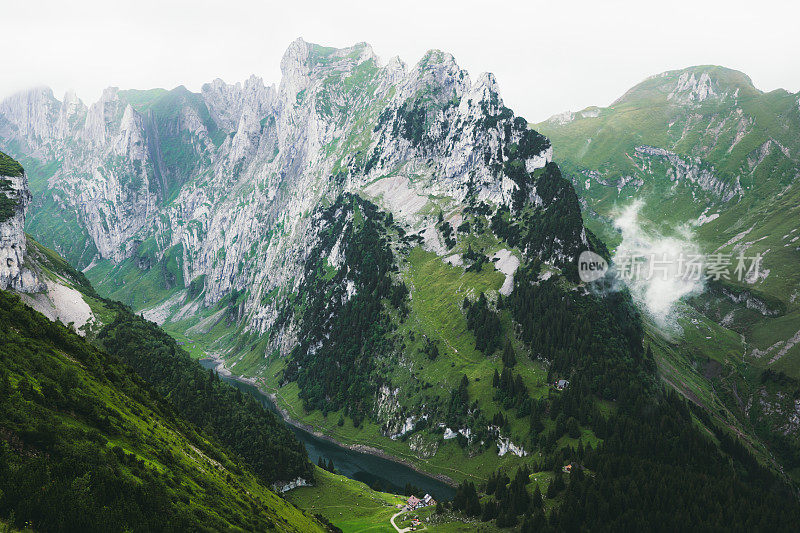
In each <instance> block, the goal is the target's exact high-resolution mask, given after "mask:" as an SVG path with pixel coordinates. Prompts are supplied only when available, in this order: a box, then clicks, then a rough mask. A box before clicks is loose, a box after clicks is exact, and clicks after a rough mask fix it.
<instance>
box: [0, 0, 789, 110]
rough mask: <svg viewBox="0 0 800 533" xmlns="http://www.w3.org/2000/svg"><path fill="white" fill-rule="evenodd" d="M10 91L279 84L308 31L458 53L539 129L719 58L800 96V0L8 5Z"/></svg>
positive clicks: (332, 38) (5, 90) (169, 0)
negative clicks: (557, 117) (218, 81)
mask: <svg viewBox="0 0 800 533" xmlns="http://www.w3.org/2000/svg"><path fill="white" fill-rule="evenodd" d="M2 4H3V5H2V8H0V13H2V45H3V46H2V65H3V68H2V72H3V74H2V77H0V97H5V96H7V95H8V94H11V93H13V92H15V91H18V90H20V89H23V88H26V87H30V86H33V85H49V86H50V87H52V88H53V90H54V91H55V93H56V96H58V97H59V98H60V97H61V95H62V94H63V92H64V91H65V90H66V89H69V88H72V89H75V90H76V92H77V93H78V96H80V97H81V98H82V99H83V100H84V101H94V100H95V99H97V97H98V96H99V95H100V93H101V91H102V89H103V88H104V87H107V86H110V85H116V86H119V87H122V88H141V89H144V88H151V87H165V88H172V87H175V86H177V85H186V86H187V87H188V88H189V89H192V90H199V88H200V86H201V85H202V84H203V83H205V82H207V81H210V80H212V79H214V78H217V77H220V78H222V79H224V80H225V81H228V82H236V81H241V80H244V79H245V78H247V77H248V76H249V75H250V74H256V75H258V76H261V77H263V78H264V81H265V82H266V83H278V82H279V80H280V69H279V62H280V58H281V56H282V55H283V52H284V50H285V49H286V47H287V46H288V44H289V43H290V42H291V41H292V40H294V39H295V38H297V37H303V38H304V39H305V40H306V41H310V42H316V43H320V44H325V45H330V46H337V47H342V46H348V45H350V44H353V43H355V42H359V41H366V42H368V43H370V44H371V45H372V46H373V48H374V50H375V52H376V53H377V54H378V55H379V56H381V57H382V58H383V59H388V58H389V57H391V56H394V55H399V56H400V57H401V59H403V61H405V62H406V63H407V64H409V65H413V64H414V63H416V61H417V60H419V58H420V57H421V56H422V55H423V54H424V53H425V51H426V50H428V49H431V48H439V49H441V50H445V51H448V52H451V53H452V54H453V55H454V56H455V58H456V60H457V61H458V63H459V64H460V65H461V66H462V67H463V68H466V69H467V70H468V71H469V72H470V74H471V75H472V76H473V79H475V78H476V77H477V75H478V74H479V73H480V72H483V71H490V72H493V73H494V74H495V75H496V76H497V80H498V82H499V84H500V90H501V95H502V96H503V98H504V100H505V103H506V105H508V106H509V107H511V108H512V109H514V111H516V112H517V113H518V114H521V115H523V116H525V117H526V118H528V119H529V120H530V121H533V122H536V121H540V120H543V119H545V118H547V117H548V116H550V115H552V114H554V113H557V112H560V111H564V110H567V109H571V110H578V109H582V108H584V107H586V106H589V105H608V104H609V103H610V102H611V101H612V100H614V99H615V98H616V97H618V96H619V95H621V94H622V93H623V92H624V91H625V90H626V89H628V88H629V87H630V86H632V85H634V84H635V83H637V82H639V81H641V80H642V79H643V78H645V77H646V76H649V75H651V74H655V73H658V72H661V71H664V70H669V69H675V68H681V67H685V66H689V65H697V64H707V63H714V64H720V65H724V66H728V67H731V68H736V69H739V70H742V71H744V72H745V73H747V74H748V75H750V77H751V78H752V79H753V81H754V82H755V84H756V86H757V87H759V88H760V89H762V90H772V89H776V88H779V87H783V88H786V89H788V90H791V91H793V92H794V91H798V90H800V31H798V21H799V20H800V4H798V3H797V2H796V1H789V0H785V1H782V0H758V1H752V0H750V1H747V2H743V1H742V2H740V1H738V0H727V1H716V0H714V1H705V0H692V1H684V0H677V1H658V2H656V1H653V0H649V1H648V0H638V1H627V0H625V1H623V0H593V1H584V0H581V1H578V0H549V1H547V2H541V1H538V0H537V1H517V2H500V1H494V2H491V1H482V2H475V1H471V0H460V1H449V0H448V1H441V2H437V1H436V0H426V1H416V0H411V1H402V0H401V1H394V2H385V3H384V2H380V1H379V0H372V1H349V0H329V1H313V0H285V1H282V2H266V1H258V0H250V1H244V0H225V1H210V0H190V1H189V0H136V1H128V0H124V1H118V0H98V1H95V0H71V1H64V0H52V1H51V0H21V1H14V0H2Z"/></svg>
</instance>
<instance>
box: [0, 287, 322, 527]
mask: <svg viewBox="0 0 800 533" xmlns="http://www.w3.org/2000/svg"><path fill="white" fill-rule="evenodd" d="M0 315H2V319H0V331H1V334H0V397H1V398H2V402H0V428H2V429H1V430H0V471H1V472H2V474H1V475H0V516H3V517H4V518H5V519H6V520H10V521H11V522H13V523H14V524H15V525H16V526H23V525H25V524H28V525H29V526H30V527H32V528H34V529H36V530H39V531H55V530H62V531H93V530H97V531H102V530H149V531H158V530H192V531H221V530H242V531H252V530H267V529H275V530H280V531H313V530H320V529H321V528H320V526H319V524H317V523H316V522H315V521H314V520H313V519H311V518H309V517H308V516H306V515H304V514H303V513H302V512H300V511H298V510H297V509H296V508H294V507H293V506H291V505H289V504H287V503H286V502H284V501H283V500H281V499H280V498H278V497H277V496H275V494H273V493H272V492H271V491H270V490H269V489H267V488H265V486H264V485H263V484H262V482H260V481H259V479H258V478H257V477H256V476H254V475H253V474H251V473H250V472H249V470H248V469H247V468H246V467H244V466H243V465H242V464H241V463H240V461H239V459H237V458H235V457H234V456H232V455H230V454H229V453H228V452H226V451H225V448H224V447H223V446H221V445H220V443H219V442H218V441H216V440H213V439H211V438H209V437H208V436H207V434H205V433H204V432H203V431H200V430H198V429H197V428H195V427H194V426H192V425H191V424H189V423H187V422H186V421H184V420H183V419H182V418H180V417H179V416H177V415H176V414H175V412H174V411H173V409H172V408H171V407H170V406H169V405H168V404H167V403H165V402H164V401H163V400H162V399H160V397H159V395H158V394H157V393H156V392H155V391H154V390H153V389H152V388H151V387H149V386H148V385H147V384H145V383H144V382H143V381H142V380H141V379H140V378H139V377H138V376H137V375H136V374H134V373H133V372H132V371H131V370H130V369H128V368H127V367H126V366H125V365H123V364H121V363H120V362H119V361H118V360H116V359H114V358H112V357H110V356H108V355H107V354H105V353H104V352H102V351H99V350H97V349H96V348H94V347H93V346H91V345H89V344H87V343H86V342H85V341H84V340H83V339H82V338H80V337H78V336H77V335H75V334H74V333H72V332H71V331H69V330H67V329H66V328H65V327H63V326H61V325H60V324H55V323H51V322H49V321H48V320H47V319H46V318H44V317H43V316H42V315H39V314H38V313H36V312H35V311H33V310H31V309H29V308H27V307H26V306H24V305H23V304H22V303H20V301H19V299H18V297H16V296H14V295H12V294H10V293H7V292H0ZM64 502H69V505H68V506H65V505H63V503H64Z"/></svg>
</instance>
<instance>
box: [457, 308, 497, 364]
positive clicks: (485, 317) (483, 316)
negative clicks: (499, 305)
mask: <svg viewBox="0 0 800 533" xmlns="http://www.w3.org/2000/svg"><path fill="white" fill-rule="evenodd" d="M463 307H464V309H465V310H466V312H467V328H469V330H470V331H472V332H473V333H474V334H475V347H476V348H477V349H478V350H480V351H482V352H483V353H485V354H486V355H492V354H493V353H494V352H495V351H496V350H497V348H498V347H499V346H500V339H501V338H502V336H503V328H502V326H501V325H500V317H499V316H498V314H497V311H495V310H493V309H490V308H489V302H488V300H487V299H486V295H485V294H484V293H481V294H480V296H478V299H477V300H475V301H474V302H470V301H469V300H468V299H467V298H464V304H463Z"/></svg>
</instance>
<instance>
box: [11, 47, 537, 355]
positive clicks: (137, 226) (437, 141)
mask: <svg viewBox="0 0 800 533" xmlns="http://www.w3.org/2000/svg"><path fill="white" fill-rule="evenodd" d="M281 70H282V79H281V82H280V84H279V86H278V87H277V88H275V87H274V86H265V85H264V83H263V81H262V80H261V79H259V78H256V77H251V78H250V79H248V80H247V81H246V82H244V83H237V84H235V85H230V84H226V83H224V82H223V81H221V80H214V81H213V82H211V83H209V84H206V85H204V86H203V88H202V91H201V93H200V94H195V93H191V92H189V91H188V90H186V89H184V88H182V87H179V88H177V89H174V90H172V91H119V90H117V89H115V88H110V89H107V90H106V91H105V92H104V93H103V96H102V98H101V99H100V100H99V101H98V102H96V103H94V104H92V105H91V106H89V107H88V108H87V107H86V106H85V105H84V104H83V103H81V102H80V101H79V100H77V99H76V98H75V97H74V96H72V95H68V96H67V97H65V98H64V99H63V100H62V101H58V100H56V99H55V98H54V97H53V96H52V93H51V92H49V91H48V90H37V91H30V92H28V93H24V94H21V95H17V96H15V97H12V98H10V99H8V100H6V101H4V102H3V103H2V104H0V147H11V146H21V147H23V150H24V151H25V153H26V155H29V156H31V157H36V158H38V159H39V160H41V161H43V162H51V161H57V162H59V164H60V166H59V167H58V169H57V170H56V171H55V172H54V174H53V175H52V176H51V177H50V178H49V180H48V184H47V188H48V190H49V193H50V194H52V195H54V197H55V198H57V200H58V202H59V203H60V204H61V207H63V208H64V209H65V210H67V211H69V212H73V213H74V214H75V216H76V217H77V220H78V223H79V224H80V225H81V226H82V227H83V228H85V230H86V231H87V232H88V234H89V235H90V237H91V239H92V240H93V241H94V245H95V246H96V248H97V250H98V257H96V258H94V260H103V259H104V260H110V261H112V262H114V263H119V262H121V261H124V260H126V259H128V258H131V257H136V256H137V254H141V253H143V252H142V251H141V250H143V249H145V248H147V249H148V250H152V249H154V250H155V252H154V254H155V259H156V260H158V259H160V258H162V257H163V256H164V255H165V254H166V253H167V251H169V250H173V251H174V250H179V251H178V252H177V255H178V256H179V258H180V269H181V271H182V275H183V280H184V283H185V284H187V285H188V284H189V283H190V282H191V280H193V279H196V278H198V277H199V276H204V278H203V280H204V281H203V288H204V303H205V305H211V304H214V303H216V302H218V301H219V300H220V299H222V298H223V297H224V296H225V295H227V294H229V293H231V292H232V291H234V290H236V291H244V292H246V293H247V295H248V296H247V300H246V303H245V304H244V309H243V310H242V315H243V316H244V317H246V320H247V321H248V324H249V327H250V328H252V329H255V330H257V331H264V330H266V329H267V328H269V327H270V326H271V325H272V324H273V322H274V320H275V319H276V316H277V309H276V307H275V304H274V303H270V302H269V299H268V298H264V296H265V295H266V294H268V293H271V292H274V290H275V289H280V290H282V291H292V290H294V289H296V287H297V286H298V284H299V282H300V279H299V277H300V275H301V273H302V269H301V263H302V260H303V255H302V254H303V252H302V250H307V249H309V248H310V246H311V244H312V242H311V240H312V239H313V238H314V237H313V235H314V231H313V229H314V228H313V220H312V217H311V216H310V214H311V213H312V212H313V210H314V209H315V208H316V207H317V206H319V205H320V204H321V203H324V202H326V201H329V200H331V199H332V198H334V197H335V196H336V195H338V194H339V193H341V192H345V191H351V192H356V193H359V194H362V195H364V196H366V197H368V198H370V199H371V200H372V201H374V202H376V203H378V204H379V205H381V207H383V208H384V209H386V210H387V211H390V212H392V213H393V215H394V216H395V217H396V218H397V219H399V220H401V221H403V222H404V223H405V224H407V225H408V227H409V228H410V230H412V231H419V232H424V231H425V230H426V228H429V227H431V226H433V224H434V223H435V220H433V217H432V215H430V213H431V204H430V202H431V200H430V198H434V197H435V198H439V199H440V200H438V201H439V203H438V204H437V205H436V208H437V210H438V209H444V210H445V212H446V213H447V212H454V211H455V210H457V209H458V206H459V204H460V203H461V202H463V201H464V200H465V198H467V197H468V196H470V195H471V196H473V197H474V198H475V199H477V200H482V201H486V202H488V203H491V204H494V205H499V204H509V203H510V202H511V195H512V193H513V192H514V190H515V189H516V188H517V184H516V183H514V182H513V181H511V180H509V179H508V178H507V177H505V176H504V175H503V173H502V166H503V163H504V161H505V160H506V159H507V157H508V156H507V153H506V152H507V148H508V147H509V146H511V145H514V144H515V143H518V142H519V141H520V131H523V130H524V129H525V127H524V124H525V123H524V121H523V120H522V119H519V118H515V117H514V116H513V114H512V113H511V112H510V111H509V110H507V109H506V108H505V107H504V106H503V103H502V100H501V98H500V97H499V94H498V89H497V84H496V81H495V79H494V77H493V76H492V75H491V74H483V75H481V76H480V77H479V78H478V79H477V80H476V81H474V82H473V81H472V80H470V77H469V76H468V74H467V73H466V71H464V70H462V69H460V68H459V67H458V65H457V64H456V62H455V60H454V59H453V57H452V56H451V55H449V54H446V53H443V52H439V51H431V52H429V53H428V54H426V55H425V57H424V58H423V59H422V60H421V61H420V62H419V63H418V64H417V65H415V66H414V67H413V68H411V69H408V68H407V67H406V66H405V65H404V64H403V63H402V62H400V61H399V60H398V59H396V58H395V59H392V60H390V61H388V62H386V63H385V64H384V63H382V62H381V60H380V59H379V58H378V57H376V56H375V54H374V53H373V51H372V49H371V48H370V47H369V45H367V44H365V43H360V44H357V45H354V46H352V47H350V48H344V49H333V48H325V47H322V46H318V45H314V44H309V43H306V42H304V41H303V40H301V39H298V40H297V41H295V42H293V43H292V44H291V45H290V46H289V48H288V50H287V51H286V53H285V55H284V57H283V59H282V61H281ZM519 121H522V122H521V123H520V122H519ZM515 124H516V125H517V126H518V127H512V126H514V125H515ZM519 124H522V126H519ZM520 128H521V129H520ZM551 159H552V149H551V148H550V146H549V143H546V144H545V145H544V147H543V148H542V150H541V152H539V153H536V154H529V156H528V157H527V158H526V160H525V167H526V170H527V171H529V172H531V171H534V170H535V169H538V168H541V167H543V166H544V165H545V164H546V163H547V162H548V161H550V160H551ZM58 244H59V246H61V247H64V246H69V245H70V243H58ZM76 244H78V243H73V245H76ZM426 246H428V247H429V248H430V249H432V250H434V251H441V250H439V248H438V247H437V246H438V245H437V242H434V240H427V241H426ZM62 249H63V248H62ZM88 262H89V261H88V260H87V262H86V263H87V264H88ZM87 264H82V265H78V266H80V267H86V266H87ZM284 333H286V335H280V336H279V338H283V339H286V342H285V343H286V344H288V343H290V341H291V333H290V330H289V331H287V332H284Z"/></svg>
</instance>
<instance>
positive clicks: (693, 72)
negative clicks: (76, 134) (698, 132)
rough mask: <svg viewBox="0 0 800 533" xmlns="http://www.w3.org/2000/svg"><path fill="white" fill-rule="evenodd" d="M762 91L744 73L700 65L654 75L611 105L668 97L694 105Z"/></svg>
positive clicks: (731, 98)
mask: <svg viewBox="0 0 800 533" xmlns="http://www.w3.org/2000/svg"><path fill="white" fill-rule="evenodd" d="M760 93H761V91H759V90H758V89H756V88H755V86H754V85H753V82H752V80H751V79H750V78H749V77H748V76H747V75H745V74H743V73H742V72H739V71H737V70H733V69H729V68H725V67H720V66H717V65H698V66H693V67H687V68H684V69H679V70H670V71H667V72H662V73H660V74H657V75H655V76H651V77H649V78H647V79H645V80H644V81H642V82H641V83H639V84H637V85H635V86H634V87H632V88H631V89H630V90H628V91H627V92H626V93H625V94H623V95H622V96H621V97H620V98H619V99H617V100H616V101H615V102H614V103H612V104H611V105H612V106H617V105H621V104H625V103H632V102H639V103H647V102H652V101H654V100H663V99H666V100H667V101H668V102H670V103H671V104H673V105H678V106H689V107H694V106H697V105H700V104H701V103H703V102H706V101H708V100H718V101H725V100H730V101H732V102H733V101H735V100H736V99H737V98H738V97H741V96H745V95H748V96H753V95H757V94H760Z"/></svg>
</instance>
